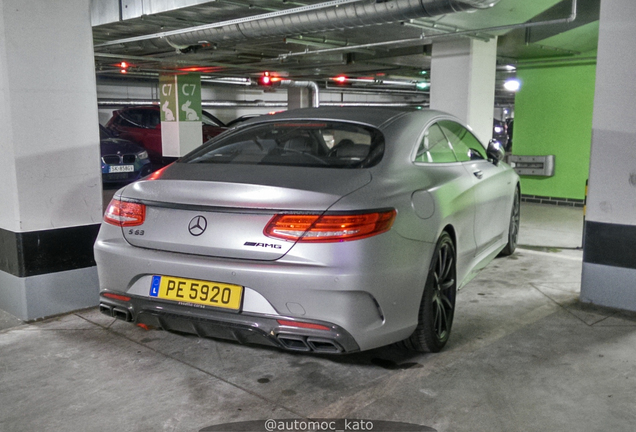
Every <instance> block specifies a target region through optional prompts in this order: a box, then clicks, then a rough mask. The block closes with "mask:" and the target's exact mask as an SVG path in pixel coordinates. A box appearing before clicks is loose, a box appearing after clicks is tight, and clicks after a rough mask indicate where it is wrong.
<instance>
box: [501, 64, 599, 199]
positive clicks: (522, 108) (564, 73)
mask: <svg viewBox="0 0 636 432" xmlns="http://www.w3.org/2000/svg"><path fill="white" fill-rule="evenodd" d="M595 77H596V65H575V66H568V65H565V66H552V67H542V68H528V69H524V68H523V65H519V67H518V69H517V78H518V79H519V80H520V81H521V89H520V90H519V92H518V93H517V95H516V97H515V125H514V139H513V146H512V153H513V154H514V155H528V156H540V155H549V154H553V155H555V170H554V172H555V175H554V176H553V177H531V176H523V177H522V178H521V192H522V193H523V194H524V195H539V196H546V197H554V198H573V199H583V198H584V197H585V181H586V180H587V177H588V172H589V166H590V143H591V141H592V111H593V106H594V82H595Z"/></svg>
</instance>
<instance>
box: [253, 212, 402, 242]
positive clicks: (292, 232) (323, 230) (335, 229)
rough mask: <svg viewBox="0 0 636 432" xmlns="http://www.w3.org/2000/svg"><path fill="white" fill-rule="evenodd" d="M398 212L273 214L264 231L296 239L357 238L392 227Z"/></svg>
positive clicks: (269, 234) (341, 239)
mask: <svg viewBox="0 0 636 432" xmlns="http://www.w3.org/2000/svg"><path fill="white" fill-rule="evenodd" d="M396 215H397V212H396V211H395V210H389V211H384V212H373V213H364V214H349V215H289V214H282V215H276V216H274V217H273V218H272V219H271V220H270V221H269V223H268V224H267V227H266V228H265V231H264V233H265V235H266V236H269V237H274V238H280V239H283V240H291V241H299V242H318V243H327V242H340V241H348V240H359V239H363V238H366V237H371V236H374V235H378V234H381V233H383V232H386V231H388V230H389V229H391V226H392V225H393V221H394V220H395V216H396Z"/></svg>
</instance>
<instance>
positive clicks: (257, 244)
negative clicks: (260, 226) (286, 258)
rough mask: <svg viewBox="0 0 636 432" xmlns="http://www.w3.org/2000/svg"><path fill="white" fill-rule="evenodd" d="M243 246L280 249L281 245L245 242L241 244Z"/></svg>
mask: <svg viewBox="0 0 636 432" xmlns="http://www.w3.org/2000/svg"><path fill="white" fill-rule="evenodd" d="M243 246H252V247H262V248H271V249H282V247H281V245H277V244H272V243H255V242H245V243H244V244H243Z"/></svg>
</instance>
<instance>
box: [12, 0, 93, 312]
mask: <svg viewBox="0 0 636 432" xmlns="http://www.w3.org/2000/svg"><path fill="white" fill-rule="evenodd" d="M0 131H1V133H0V155H2V156H1V157H0V203H1V205H0V309H3V310H6V311H8V312H10V313H12V314H13V315H15V316H17V317H18V318H21V319H23V320H31V319H36V318H41V317H44V316H49V315H53V314H59V313H62V312H66V311H69V310H73V309H78V308H83V307H87V306H92V305H95V304H97V300H98V284H97V272H96V270H95V267H94V265H95V264H94V261H93V255H92V242H93V241H94V237H95V236H96V234H97V230H98V228H99V225H98V224H99V223H100V220H101V214H102V202H101V201H102V188H101V172H100V162H99V161H100V152H99V130H98V116H97V96H96V90H95V70H94V59H93V41H92V32H91V25H90V17H89V0H47V1H34V0H28V1H25V0H0Z"/></svg>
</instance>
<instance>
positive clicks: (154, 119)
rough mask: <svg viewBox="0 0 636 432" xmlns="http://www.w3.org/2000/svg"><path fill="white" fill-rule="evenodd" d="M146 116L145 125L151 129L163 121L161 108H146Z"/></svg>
mask: <svg viewBox="0 0 636 432" xmlns="http://www.w3.org/2000/svg"><path fill="white" fill-rule="evenodd" d="M145 114H146V115H145V116H144V126H145V127H147V128H149V129H154V128H155V127H156V126H157V125H158V124H159V123H161V115H160V113H159V110H157V111H155V110H146V113H145Z"/></svg>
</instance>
